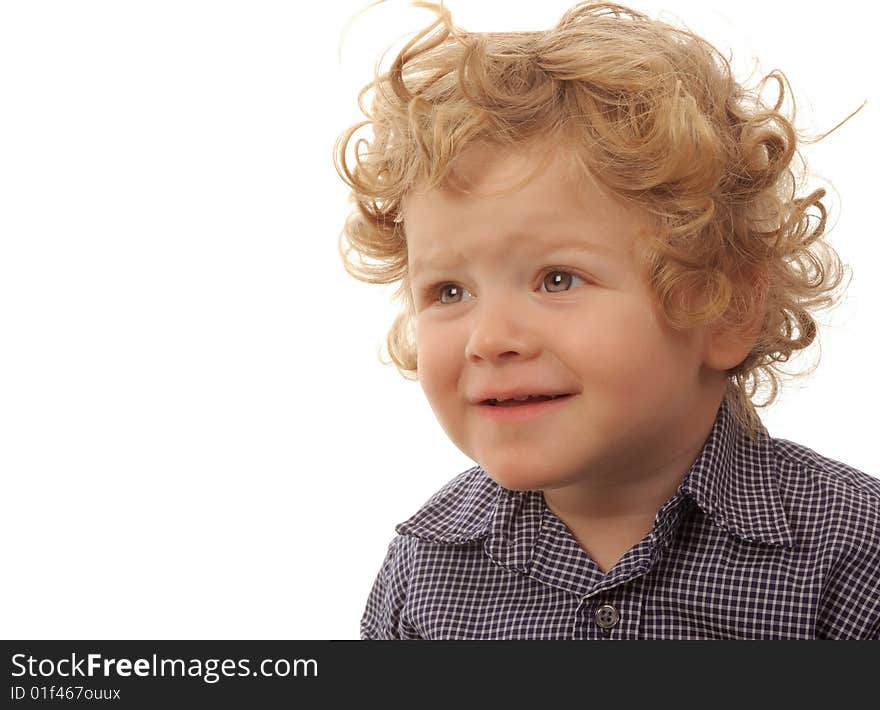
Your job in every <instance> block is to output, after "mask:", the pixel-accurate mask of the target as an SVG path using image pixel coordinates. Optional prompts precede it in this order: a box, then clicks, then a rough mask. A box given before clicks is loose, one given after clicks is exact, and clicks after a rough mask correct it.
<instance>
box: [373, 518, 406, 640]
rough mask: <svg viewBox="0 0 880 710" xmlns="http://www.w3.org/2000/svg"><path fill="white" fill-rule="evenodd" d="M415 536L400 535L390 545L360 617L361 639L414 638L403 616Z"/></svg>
mask: <svg viewBox="0 0 880 710" xmlns="http://www.w3.org/2000/svg"><path fill="white" fill-rule="evenodd" d="M415 543H416V540H415V539H414V538H409V537H405V536H403V535H398V536H397V537H396V538H394V539H393V540H392V541H391V544H389V545H388V553H387V554H386V555H385V560H384V562H382V567H381V569H380V570H379V574H378V576H377V577H376V581H375V582H373V588H372V589H371V590H370V595H369V597H367V606H366V609H365V610H364V614H363V617H362V618H361V640H364V641H366V640H373V639H375V640H379V639H382V640H387V639H404V638H413V636H412V635H411V634H408V633H407V632H406V630H405V628H404V626H405V625H404V622H403V618H402V613H403V607H404V604H405V603H406V595H407V589H408V587H409V579H410V573H411V570H412V547H413V546H414V545H415Z"/></svg>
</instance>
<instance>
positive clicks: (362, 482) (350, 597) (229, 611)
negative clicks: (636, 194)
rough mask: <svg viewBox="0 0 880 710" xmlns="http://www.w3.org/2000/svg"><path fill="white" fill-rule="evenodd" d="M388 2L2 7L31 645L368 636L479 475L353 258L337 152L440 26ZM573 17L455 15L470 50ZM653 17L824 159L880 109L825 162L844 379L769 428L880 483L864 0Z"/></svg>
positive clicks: (0, 219) (10, 360)
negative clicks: (440, 506) (378, 592)
mask: <svg viewBox="0 0 880 710" xmlns="http://www.w3.org/2000/svg"><path fill="white" fill-rule="evenodd" d="M366 4H367V3H366V2H364V1H362V0H358V1H357V2H353V1H348V0H346V1H341V0H333V2H323V3H314V4H312V3H296V2H281V1H276V2H268V1H257V0H248V1H247V2H245V1H244V0H238V1H236V2H232V1H225V2H220V1H217V0H212V1H210V2H207V1H202V2H196V1H193V0H173V1H168V0H149V1H138V2H135V1H134V0H105V1H102V2H97V1H92V0H90V1H86V0H80V1H77V2H70V1H69V0H56V1H54V2H49V1H37V0H18V1H12V0H6V1H5V2H3V3H2V4H0V104H2V109H0V476H2V515H0V555H2V564H3V584H2V585H0V634H2V636H3V637H4V638H7V639H12V638H19V639H26V638H32V639H43V638H61V639H64V638H68V639H73V638H105V639H117V638H118V639H125V638H147V639H149V638H152V639H159V638H169V639H175V638H205V639H216V638H232V639H234V638H254V639H259V638H266V639H270V638H271V639H274V638H278V639H284V638H288V639H323V638H337V639H353V638H357V636H358V623H359V620H360V615H361V613H362V611H363V607H364V603H365V601H366V596H367V593H368V592H369V589H370V586H371V584H372V581H373V578H374V576H375V574H376V572H377V571H378V569H379V565H380V563H381V561H382V559H383V557H384V554H385V550H386V546H387V544H388V542H389V541H390V540H391V538H392V537H393V535H394V530H393V526H394V524H395V523H398V522H400V521H402V520H404V519H405V518H407V517H408V516H409V515H411V514H412V513H413V512H414V511H415V510H416V509H417V507H418V506H419V505H420V504H421V503H422V502H424V500H425V499H426V498H427V497H428V496H429V495H430V494H431V493H432V492H434V491H435V490H436V489H437V488H439V487H440V486H441V485H442V484H443V483H445V482H446V481H447V480H448V479H449V478H451V477H452V476H453V475H455V474H457V473H459V472H460V471H463V470H464V469H466V468H468V467H470V466H471V465H472V462H471V461H470V460H469V459H467V458H466V457H465V456H464V455H463V454H462V453H461V452H460V451H458V450H457V449H456V448H455V447H454V446H453V445H452V443H451V442H449V441H448V440H447V439H446V437H445V434H444V433H443V431H442V429H441V428H440V426H439V424H438V423H437V422H436V420H435V419H434V417H433V414H432V412H431V410H430V407H429V406H428V404H427V401H426V400H425V399H424V396H423V394H422V391H421V388H420V386H419V385H418V384H417V383H410V382H407V381H405V380H403V379H402V378H401V377H400V376H399V375H398V374H397V372H396V371H395V370H394V368H393V367H391V366H383V365H382V364H381V363H380V362H379V360H378V357H377V351H378V349H379V347H380V346H381V345H382V343H383V342H384V336H385V331H386V329H387V327H388V325H390V323H391V321H392V319H393V317H394V311H393V304H392V301H391V292H392V289H391V287H380V286H370V285H367V284H363V283H361V282H358V281H355V280H354V279H352V278H350V277H349V276H348V275H347V274H346V273H345V271H344V270H343V268H342V265H341V263H340V260H339V257H338V255H337V251H336V243H337V237H338V234H339V231H340V229H341V227H342V222H343V220H344V217H345V215H346V213H347V210H348V203H347V192H346V189H345V186H344V185H343V184H342V182H341V181H340V180H339V178H338V176H337V175H336V172H335V170H334V168H333V165H332V150H333V143H334V140H335V139H336V137H337V135H338V134H339V133H340V132H341V131H342V130H343V129H344V128H345V127H347V126H348V125H349V124H350V123H353V122H355V121H357V120H360V118H361V117H360V114H359V113H358V111H357V105H356V93H357V89H358V88H359V87H360V86H361V85H363V84H364V83H365V82H366V81H368V80H369V79H370V78H371V75H372V68H373V64H374V62H375V61H376V60H378V58H379V55H380V54H381V52H382V50H384V49H385V48H386V47H387V46H388V45H391V44H395V46H396V47H398V48H399V47H400V46H402V44H403V42H404V41H405V38H403V39H402V37H403V35H404V34H405V33H407V32H410V31H412V30H415V29H417V28H419V27H421V26H422V25H424V24H425V23H426V22H427V21H428V20H430V18H431V17H432V16H431V14H430V13H429V12H428V11H426V10H423V9H418V8H410V7H408V6H407V5H406V3H404V2H391V3H388V5H387V6H379V7H376V8H374V9H372V10H369V11H368V12H367V13H366V14H365V15H363V16H361V17H359V18H357V19H355V20H354V21H353V22H351V23H350V24H349V21H350V20H351V19H352V16H353V15H354V14H355V13H356V12H357V11H358V10H359V9H361V8H362V7H364V6H365V5H366ZM572 4H573V0H568V1H562V0H542V2H540V3H511V2H508V1H506V0H492V1H490V0H481V1H480V2H473V0H448V2H447V5H448V6H449V7H450V8H451V9H452V11H453V17H454V19H455V21H456V23H457V24H459V25H460V26H463V27H464V28H466V29H472V30H527V29H541V28H546V27H549V26H550V25H552V24H553V23H555V22H556V21H557V20H558V19H559V17H560V16H561V15H562V13H563V12H564V10H566V9H567V8H568V7H569V6H570V5H572ZM814 4H815V6H816V7H815V9H816V11H815V12H814V11H812V5H814ZM632 5H633V6H634V7H635V8H637V9H640V10H643V11H646V12H648V13H649V14H652V15H654V16H656V15H657V14H658V13H659V12H660V11H661V10H663V11H665V12H664V13H663V14H662V15H661V17H663V18H664V19H670V20H674V18H675V17H676V16H677V17H680V18H681V19H682V20H683V21H684V22H686V23H687V24H688V25H689V26H690V27H691V28H692V29H694V30H695V31H697V32H699V33H702V34H703V35H704V36H706V37H707V38H708V39H709V40H710V41H712V42H714V43H716V44H717V45H718V46H719V47H720V48H722V51H726V50H727V49H731V50H732V51H733V52H734V66H735V67H738V73H739V75H740V76H741V77H742V76H745V75H747V74H749V73H750V72H751V71H752V70H753V69H755V68H756V67H757V71H758V72H760V73H756V76H762V75H763V74H766V73H767V72H769V71H770V70H771V69H772V68H774V67H779V68H781V69H783V71H785V72H786V74H787V75H788V77H789V79H790V80H791V82H792V84H793V87H794V90H795V92H796V94H795V96H796V99H797V101H798V109H799V110H798V116H799V119H800V120H799V124H800V125H801V126H802V127H803V128H805V129H807V130H811V131H813V132H814V133H820V132H822V131H824V130H827V129H829V128H831V127H832V126H834V125H836V124H837V123H838V122H839V121H840V120H841V119H842V118H844V117H845V116H847V115H848V114H849V113H850V112H851V111H853V110H854V109H855V108H856V107H858V106H859V105H860V104H861V103H862V102H863V101H864V100H865V99H868V105H867V106H866V107H865V108H864V109H863V110H862V112H861V113H860V114H858V115H857V116H856V117H855V118H853V119H852V120H851V121H850V122H849V123H848V124H846V125H845V126H844V127H842V128H841V129H839V130H838V131H837V132H835V133H834V134H832V135H831V136H830V137H829V138H827V139H826V140H825V141H823V142H822V143H819V144H818V145H816V146H813V147H807V148H805V156H806V157H807V159H808V161H809V162H810V165H811V168H812V170H813V171H814V173H815V175H816V176H817V177H816V185H826V186H827V182H826V181H828V180H830V181H831V182H832V183H833V186H834V188H836V190H837V192H838V193H839V194H834V193H832V200H833V203H834V208H833V211H832V223H834V225H835V226H834V229H833V231H832V232H831V242H832V244H833V245H834V246H835V247H836V248H837V249H838V251H839V252H840V254H841V256H842V257H843V259H844V260H845V261H846V262H847V263H850V264H851V265H852V266H853V270H854V276H853V280H852V283H851V286H850V288H849V292H848V298H847V300H846V301H845V302H844V304H843V305H842V306H841V307H839V308H838V309H837V310H836V311H834V312H832V313H830V314H828V315H825V316H823V322H825V323H826V324H827V326H828V327H826V328H825V329H824V331H823V332H822V333H821V344H822V360H821V364H820V365H819V368H818V370H817V372H816V374H815V375H814V376H813V377H812V378H810V379H808V380H806V381H804V382H803V383H802V384H797V385H794V386H790V387H789V388H788V389H787V390H785V391H784V392H783V393H782V396H781V398H780V400H779V402H778V403H777V404H776V405H774V406H773V407H772V408H771V409H770V410H768V411H766V413H765V414H764V421H765V424H766V425H767V427H768V429H769V430H770V432H771V434H773V435H774V436H778V437H783V438H788V439H791V440H794V441H798V442H800V443H804V444H806V445H808V446H810V447H811V448H813V449H815V450H817V451H819V452H820V453H822V454H824V455H827V456H830V457H832V458H836V459H838V460H842V461H845V462H847V463H849V464H851V465H853V466H855V467H857V468H860V469H861V470H863V471H866V472H868V473H871V474H872V475H875V476H880V453H878V448H877V446H876V444H875V442H874V441H873V439H874V437H875V436H876V432H875V427H874V426H873V425H874V421H875V420H876V416H873V415H872V413H871V408H872V405H873V404H874V403H875V402H877V401H878V400H880V384H878V381H877V378H876V377H874V373H873V370H872V368H873V365H874V364H875V362H876V355H877V346H878V335H877V313H878V311H880V246H878V238H877V228H876V218H875V216H874V215H873V213H872V212H871V210H872V209H873V208H872V206H871V205H873V204H874V203H875V202H876V197H875V196H874V195H873V192H872V191H873V187H874V185H875V183H876V181H875V178H874V176H875V173H876V166H877V165H878V163H880V161H878V155H877V152H878V149H877V144H878V141H877V131H878V129H880V121H878V116H877V105H876V100H877V98H878V97H877V82H876V79H875V76H874V74H873V73H872V72H871V70H870V68H869V66H868V62H870V60H869V59H867V57H869V56H870V55H871V50H872V48H873V47H874V46H875V44H876V40H875V37H874V30H873V26H872V25H871V23H869V22H863V21H859V16H860V14H861V12H860V9H861V7H862V4H861V3H858V2H854V1H853V0H849V1H845V2H839V3H837V5H836V6H835V7H836V9H835V11H834V12H827V11H824V10H823V11H822V12H819V11H818V9H819V8H820V7H826V5H825V4H824V3H823V4H821V5H820V4H819V3H804V2H802V3H798V4H797V7H796V8H795V5H793V4H791V3H770V2H766V0H739V1H738V2H736V3H731V2H726V1H725V2H721V1H719V0H713V1H711V2H700V1H697V0H650V1H649V0H632ZM789 13H790V14H789ZM343 33H344V37H343ZM340 40H343V41H342V47H341V50H340V47H339V45H340ZM393 54H394V52H391V53H389V55H388V56H387V57H386V63H387V62H390V60H391V58H392V57H393ZM755 62H757V64H755ZM386 65H387V64H386ZM383 68H384V67H383ZM810 352H811V355H810V357H815V349H812V350H811V351H810ZM807 361H809V360H807ZM807 361H804V362H807Z"/></svg>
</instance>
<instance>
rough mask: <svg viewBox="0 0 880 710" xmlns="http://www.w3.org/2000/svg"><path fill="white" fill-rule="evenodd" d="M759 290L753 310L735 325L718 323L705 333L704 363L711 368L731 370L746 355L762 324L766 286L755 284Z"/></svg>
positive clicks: (750, 349) (753, 344)
mask: <svg viewBox="0 0 880 710" xmlns="http://www.w3.org/2000/svg"><path fill="white" fill-rule="evenodd" d="M756 288H757V289H758V291H759V295H758V298H757V299H756V301H755V311H754V312H753V313H752V314H750V315H749V316H748V317H747V318H745V319H739V322H738V323H737V324H736V325H733V326H732V325H730V324H729V323H727V324H725V325H718V326H715V327H714V328H711V327H710V328H709V329H708V331H707V334H706V346H705V347H706V351H705V353H704V363H705V365H706V366H707V367H709V368H711V369H713V370H731V369H733V368H734V367H736V366H737V365H739V364H740V363H741V362H742V361H743V360H745V359H746V357H748V354H749V353H750V352H751V351H752V348H753V347H754V346H755V341H756V340H757V339H758V336H759V335H760V334H761V327H762V326H763V324H764V307H765V304H766V295H767V291H766V288H762V287H760V286H757V285H756Z"/></svg>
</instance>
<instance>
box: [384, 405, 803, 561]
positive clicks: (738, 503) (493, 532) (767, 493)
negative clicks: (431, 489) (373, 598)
mask: <svg viewBox="0 0 880 710" xmlns="http://www.w3.org/2000/svg"><path fill="white" fill-rule="evenodd" d="M779 476H780V471H779V467H778V464H777V461H776V458H775V455H774V451H773V440H772V439H771V438H770V436H769V434H768V433H767V430H766V428H764V427H763V425H761V427H760V430H759V432H758V434H757V436H756V438H755V439H753V440H751V441H750V440H749V439H748V438H747V437H746V435H745V432H744V431H743V430H742V429H741V428H740V427H739V426H738V425H737V423H736V420H735V419H734V418H733V416H732V415H731V412H730V407H729V405H728V402H727V400H726V399H725V400H723V401H722V402H721V405H720V406H719V408H718V413H717V415H716V417H715V421H714V423H713V425H712V430H711V432H710V433H709V436H708V437H707V439H706V442H705V444H704V445H703V448H702V450H701V452H700V454H699V456H698V457H697V459H696V461H694V463H693V465H692V466H691V468H690V470H689V471H688V474H687V475H686V476H685V478H684V480H683V481H682V483H681V485H680V486H679V488H678V490H677V491H676V493H675V495H674V496H673V497H672V498H671V499H670V500H669V501H667V503H666V504H665V505H664V506H663V507H662V508H661V510H660V511H659V513H658V528H661V529H663V530H667V529H668V528H669V527H670V526H669V525H668V521H665V520H664V519H663V517H664V516H666V515H667V514H668V515H669V516H671V515H673V514H674V512H675V511H676V510H677V509H678V508H679V505H678V504H679V503H680V499H681V498H683V497H685V496H687V497H689V498H690V499H691V500H693V502H694V503H696V505H697V506H699V508H700V509H701V510H702V511H703V512H704V513H705V514H706V516H707V517H708V518H709V519H710V520H711V521H712V522H713V523H714V524H715V525H716V526H718V527H719V528H722V529H724V530H725V531H727V532H729V533H730V534H732V535H735V536H737V537H739V538H741V539H743V540H747V541H752V542H760V543H765V544H768V545H783V546H786V547H792V546H793V545H794V541H793V538H792V534H791V529H790V527H789V524H788V520H787V517H786V514H785V510H784V508H783V505H782V500H781V497H780V493H779ZM545 508H546V504H545V503H544V499H543V495H542V494H541V492H540V491H514V490H510V489H507V488H503V487H502V486H500V485H498V484H497V483H495V481H493V480H492V479H491V478H490V477H489V476H488V474H486V472H485V471H484V470H483V469H482V468H481V467H480V466H475V467H473V468H471V469H468V470H467V471H465V472H464V473H461V474H459V475H458V476H456V477H455V478H454V479H452V481H450V482H449V483H447V484H446V485H445V486H444V487H443V488H441V489H440V490H439V491H438V492H437V493H435V494H434V495H433V496H432V497H431V499H430V500H428V502H427V503H426V504H425V505H424V506H423V507H422V508H421V509H420V510H419V511H418V512H417V513H416V514H415V515H413V516H412V517H411V518H409V519H408V520H406V521H404V522H403V523H400V524H399V525H397V526H396V528H395V529H396V530H397V532H398V533H399V534H403V535H413V536H415V537H419V538H423V539H426V540H432V541H435V542H445V543H450V544H461V543H467V542H470V541H473V540H477V539H480V538H486V551H487V553H489V554H490V556H492V557H493V558H494V559H496V561H498V562H500V563H502V564H504V565H505V566H509V567H513V568H518V569H526V568H527V567H528V565H529V561H530V559H531V555H532V552H533V548H534V545H535V543H536V542H537V539H538V534H539V531H540V529H541V526H542V520H543V519H544V517H543V516H544V515H545V514H546V510H545Z"/></svg>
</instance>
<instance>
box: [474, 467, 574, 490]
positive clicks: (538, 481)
mask: <svg viewBox="0 0 880 710" xmlns="http://www.w3.org/2000/svg"><path fill="white" fill-rule="evenodd" d="M481 466H482V465H481ZM482 468H483V470H484V471H485V472H486V475H488V476H489V478H491V479H492V480H493V481H495V483H497V484H498V485H499V486H501V487H502V488H507V489H508V490H511V491H540V490H544V489H545V488H554V487H556V486H558V485H559V484H560V482H559V481H557V480H555V479H554V478H552V477H547V476H540V475H536V474H535V472H522V471H511V470H504V469H497V468H496V469H494V470H493V469H492V468H489V467H487V466H482Z"/></svg>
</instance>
